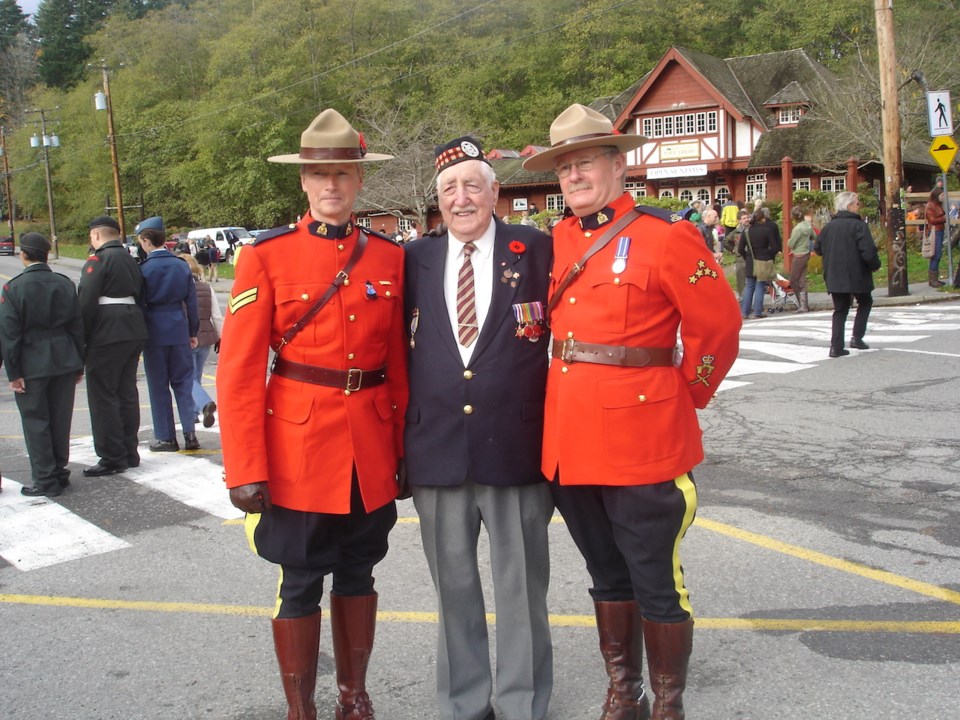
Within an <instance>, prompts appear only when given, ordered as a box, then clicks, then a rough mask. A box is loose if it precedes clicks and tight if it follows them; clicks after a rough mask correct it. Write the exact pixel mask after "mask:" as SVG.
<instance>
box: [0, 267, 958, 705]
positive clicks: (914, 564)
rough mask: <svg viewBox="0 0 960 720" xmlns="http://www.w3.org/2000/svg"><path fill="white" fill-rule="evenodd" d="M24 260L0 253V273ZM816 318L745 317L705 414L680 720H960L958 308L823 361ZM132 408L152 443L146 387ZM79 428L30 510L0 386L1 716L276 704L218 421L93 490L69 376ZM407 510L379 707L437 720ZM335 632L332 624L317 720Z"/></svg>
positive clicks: (330, 693)
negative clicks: (57, 479)
mask: <svg viewBox="0 0 960 720" xmlns="http://www.w3.org/2000/svg"><path fill="white" fill-rule="evenodd" d="M17 262H18V261H17V260H16V259H15V258H14V259H8V258H0V276H5V277H9V276H12V275H13V274H15V273H16V272H17V271H18V265H17ZM61 269H62V270H63V271H64V272H66V274H68V275H72V276H73V277H74V278H76V276H77V275H78V272H77V268H76V267H75V266H69V265H64V266H61ZM828 327H829V315H828V314H827V313H811V314H809V315H805V316H790V315H788V314H784V315H781V316H778V317H775V318H770V319H765V320H761V321H754V322H752V323H748V324H747V325H746V326H745V328H744V330H743V333H742V336H741V340H742V343H743V346H744V347H743V350H742V352H741V359H740V360H738V363H737V365H736V366H735V368H734V372H733V373H732V374H731V376H730V378H729V379H728V381H726V382H725V383H724V386H723V387H722V388H721V392H720V393H719V395H718V397H717V399H716V400H715V401H714V402H713V403H712V404H711V405H710V406H709V407H708V408H707V409H706V410H705V411H703V412H701V414H700V417H701V423H702V425H703V428H704V440H705V446H706V448H707V456H708V458H707V460H706V462H704V463H703V464H702V465H701V466H700V467H699V468H697V470H696V472H695V477H696V481H697V484H698V487H699V490H700V510H699V513H698V518H697V522H696V524H695V525H694V526H693V527H692V528H691V530H690V532H689V534H688V537H687V539H686V540H685V542H684V545H683V549H682V554H683V558H684V567H685V570H686V574H687V583H688V586H689V587H690V588H691V595H692V602H693V605H694V609H695V611H696V613H697V631H696V634H695V638H694V657H693V660H692V663H691V671H690V682H689V687H688V691H687V693H686V700H687V703H686V704H687V717H688V718H691V720H721V719H723V720H730V719H732V718H736V719H751V720H767V719H777V720H779V719H781V718H782V719H783V720H793V719H797V720H800V719H801V718H802V719H804V720H806V719H808V718H811V717H829V718H831V719H832V720H848V719H849V720H879V719H885V718H904V717H909V718H924V720H952V719H954V718H956V717H958V716H960V712H958V711H957V709H956V704H957V701H956V697H957V695H958V691H960V672H958V671H960V485H958V470H960V429H958V425H957V422H956V413H955V412H954V409H953V403H954V402H955V401H956V399H957V398H960V378H958V373H957V372H956V368H957V365H958V360H960V333H958V330H960V303H955V302H948V303H941V304H937V305H925V306H922V307H916V308H914V307H882V308H875V310H874V315H873V322H872V323H871V330H870V332H869V333H868V336H867V341H868V342H870V343H871V345H872V346H873V348H874V349H872V350H870V351H862V352H859V351H854V352H853V354H851V355H850V356H849V357H845V358H839V359H835V360H830V359H828V358H827V351H826V348H827V344H828ZM214 359H215V358H214ZM208 373H209V374H210V376H211V379H210V383H211V385H212V375H213V374H214V373H215V365H211V366H208ZM141 405H142V419H143V424H144V426H145V429H144V430H143V431H142V432H141V441H142V442H144V443H146V442H147V441H148V439H150V438H151V434H150V432H149V422H150V419H149V417H150V416H149V408H148V406H147V396H146V389H145V384H144V383H143V382H142V378H141ZM73 436H74V446H73V451H72V452H73V455H72V457H73V459H74V463H73V465H72V467H73V468H74V477H73V485H72V486H71V488H70V489H69V490H68V492H67V493H65V494H64V495H63V496H61V497H59V498H56V499H55V500H52V501H48V500H28V499H26V498H21V496H20V495H19V493H18V492H17V491H18V490H19V485H18V484H17V483H25V482H29V469H28V464H27V459H26V457H25V453H24V447H23V440H22V433H21V431H20V424H19V415H18V414H17V411H16V406H15V404H14V401H13V397H12V393H10V392H9V391H6V390H3V391H0V457H2V470H3V478H4V481H3V486H4V490H3V493H2V494H0V648H2V652H0V718H15V719H17V720H21V719H25V720H40V719H44V720H46V719H50V720H54V719H60V718H70V720H106V719H114V718H116V719H120V718H124V719H129V718H143V719H145V720H147V719H150V720H152V719H154V718H156V719H158V720H159V719H161V718H162V719H164V720H170V719H181V718H182V719H187V718H191V719H192V718H198V719H199V718H212V719H225V720H226V719H229V720H267V719H270V720H273V719H279V718H282V717H284V716H285V715H284V704H283V699H282V693H281V689H280V683H279V678H278V676H277V670H276V665H275V659H274V657H273V650H272V642H271V637H270V630H269V619H268V618H269V614H270V609H271V607H272V604H273V599H274V592H275V587H276V572H275V569H274V568H273V567H272V566H270V565H269V564H268V563H266V562H264V561H262V560H260V559H258V558H257V557H255V556H254V555H253V554H252V553H251V552H250V551H249V549H248V548H247V546H246V542H245V539H244V537H243V531H242V527H241V526H240V525H239V524H237V522H236V519H235V518H236V515H231V511H230V508H229V505H228V504H227V503H226V502H225V498H224V496H225V492H223V491H222V490H221V488H220V487H219V486H218V485H217V483H218V475H219V464H220V456H219V434H218V432H217V427H216V426H215V427H214V428H212V430H210V431H205V432H202V433H201V435H200V440H201V444H202V446H203V450H201V451H200V452H198V453H194V454H187V453H179V454H177V455H176V456H170V455H163V456H160V457H158V456H152V455H151V454H150V453H149V452H144V453H143V455H144V462H143V465H142V466H141V467H140V468H139V469H137V470H136V471H131V472H128V473H125V474H123V475H119V476H114V477H110V478H103V479H86V478H83V477H81V476H80V472H79V470H80V468H82V467H83V466H84V465H86V464H89V463H92V462H93V461H94V459H95V458H94V456H93V454H92V447H91V441H90V437H89V436H90V423H89V416H88V411H87V405H86V394H85V392H84V391H83V388H82V387H81V388H80V390H79V392H78V395H77V405H76V411H75V414H74V428H73ZM145 449H146V448H144V450H145ZM399 514H400V516H401V521H400V522H399V523H398V525H397V527H396V528H395V530H394V531H393V533H392V535H391V550H390V553H389V555H388V556H387V558H386V559H385V560H384V562H383V563H382V564H381V565H380V566H379V567H378V568H377V573H376V575H377V588H378V590H379V592H380V613H381V616H380V622H379V624H378V627H377V647H376V649H375V652H374V657H373V660H372V662H371V667H370V673H369V687H370V690H371V694H372V696H373V698H374V702H375V705H376V708H377V717H378V718H381V719H382V720H415V719H420V718H435V717H436V712H435V711H434V709H433V708H434V704H433V687H434V662H433V655H434V652H433V649H434V642H435V634H436V619H435V615H434V613H435V610H436V605H435V602H434V597H433V590H432V587H431V583H430V578H429V574H428V572H427V568H426V563H425V562H424V559H423V556H422V550H421V547H420V540H419V532H418V527H417V519H416V513H415V511H414V508H413V505H412V503H411V502H410V501H403V502H401V503H399ZM65 532H66V533H67V534H66V536H64V533H65ZM550 532H551V541H552V547H551V553H552V558H551V570H552V582H551V590H550V606H551V612H552V613H553V641H554V654H555V667H554V671H555V689H554V695H553V702H552V706H551V711H550V715H549V717H550V718H551V720H593V719H595V718H596V717H598V716H599V714H600V711H599V707H600V704H601V702H602V699H603V693H604V688H605V679H604V675H603V669H602V665H601V662H600V658H599V654H598V652H597V642H596V631H595V629H594V626H593V621H592V608H591V604H590V601H589V597H588V595H587V592H586V587H587V582H588V579H587V575H586V572H585V569H584V565H583V562H582V560H581V559H580V557H579V555H578V553H577V551H576V549H575V548H574V547H573V544H572V543H571V541H570V539H569V536H568V534H567V531H566V528H565V527H564V525H563V523H562V521H560V520H559V518H555V522H554V524H553V525H552V526H551V530H550ZM481 547H483V543H482V542H481ZM484 557H485V558H486V556H485V555H484ZM70 558H72V559H70ZM31 563H32V564H31ZM486 602H487V609H488V612H491V613H493V612H495V607H494V605H493V601H492V596H491V594H490V593H488V596H487V598H486ZM330 645H331V644H330V635H329V626H328V625H326V621H324V627H323V635H322V641H321V658H320V676H319V680H318V689H317V699H318V705H319V707H320V708H321V717H325V718H331V717H332V716H333V712H332V704H333V700H334V698H335V685H334V680H333V666H332V658H331V654H330V653H331V647H330Z"/></svg>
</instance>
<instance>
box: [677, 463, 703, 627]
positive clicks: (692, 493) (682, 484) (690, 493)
mask: <svg viewBox="0 0 960 720" xmlns="http://www.w3.org/2000/svg"><path fill="white" fill-rule="evenodd" d="M673 482H674V483H675V484H676V486H677V490H679V491H680V492H681V493H683V499H684V502H685V503H686V505H687V510H686V512H685V513H684V514H683V524H682V525H681V526H680V532H678V533H677V537H676V540H674V542H673V582H674V586H675V587H676V589H677V595H679V596H680V607H682V608H683V609H684V610H686V611H687V612H688V613H689V614H690V617H693V608H692V607H691V605H690V593H689V591H688V590H687V587H686V585H684V584H683V568H682V567H681V566H680V541H681V540H683V536H684V535H685V534H686V532H687V529H688V528H689V527H690V526H691V525H692V524H693V518H694V516H695V515H696V514H697V487H696V485H694V484H693V480H691V479H690V476H689V475H687V473H684V474H683V475H681V476H680V477H678V478H677V479H676V480H674V481H673Z"/></svg>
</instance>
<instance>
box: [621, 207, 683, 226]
mask: <svg viewBox="0 0 960 720" xmlns="http://www.w3.org/2000/svg"><path fill="white" fill-rule="evenodd" d="M633 209H634V210H636V211H637V212H638V213H640V214H641V215H652V216H653V217H655V218H657V219H658V220H663V221H664V222H668V223H675V222H680V221H681V220H683V217H682V216H681V215H680V213H678V212H677V211H676V210H667V209H666V208H658V207H653V206H651V205H637V206H636V207H634V208H633Z"/></svg>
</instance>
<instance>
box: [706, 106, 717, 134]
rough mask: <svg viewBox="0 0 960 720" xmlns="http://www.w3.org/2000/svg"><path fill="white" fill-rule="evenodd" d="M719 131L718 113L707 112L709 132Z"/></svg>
mask: <svg viewBox="0 0 960 720" xmlns="http://www.w3.org/2000/svg"><path fill="white" fill-rule="evenodd" d="M716 131H717V113H716V112H714V111H711V112H708V113H707V132H716Z"/></svg>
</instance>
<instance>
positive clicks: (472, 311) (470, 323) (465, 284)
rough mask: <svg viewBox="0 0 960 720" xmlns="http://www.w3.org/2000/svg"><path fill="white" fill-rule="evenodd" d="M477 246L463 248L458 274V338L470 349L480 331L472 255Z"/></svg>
mask: <svg viewBox="0 0 960 720" xmlns="http://www.w3.org/2000/svg"><path fill="white" fill-rule="evenodd" d="M476 249H477V246H476V245H474V244H473V243H466V244H465V245H464V246H463V265H461V266H460V272H459V273H458V274H457V337H458V338H459V340H460V344H461V345H463V346H464V347H470V345H471V344H472V343H473V341H474V340H476V339H477V335H479V334H480V331H479V330H478V329H477V303H476V293H475V291H474V287H473V263H472V262H470V255H471V254H472V253H473V251H474V250H476Z"/></svg>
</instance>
